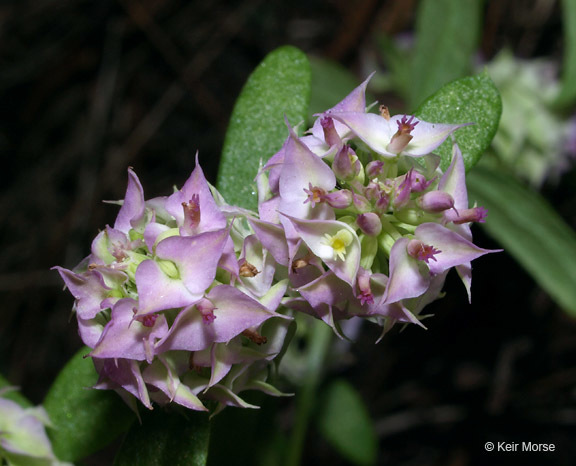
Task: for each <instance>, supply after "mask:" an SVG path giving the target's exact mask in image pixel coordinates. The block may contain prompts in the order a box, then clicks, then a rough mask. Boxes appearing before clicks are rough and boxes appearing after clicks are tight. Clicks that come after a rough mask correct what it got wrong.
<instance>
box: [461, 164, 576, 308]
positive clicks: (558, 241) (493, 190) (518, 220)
mask: <svg viewBox="0 0 576 466" xmlns="http://www.w3.org/2000/svg"><path fill="white" fill-rule="evenodd" d="M467 182H468V193H469V198H470V200H471V202H474V201H477V202H478V205H481V206H483V207H486V208H487V209H488V219H487V221H486V223H485V224H483V225H482V226H483V227H484V228H485V229H486V231H488V233H489V234H490V235H491V236H492V237H493V238H494V239H495V240H496V241H498V242H499V243H500V244H501V245H502V246H503V247H504V249H505V250H506V251H507V252H508V253H509V254H510V255H512V256H513V257H514V259H515V260H516V261H517V262H518V263H519V264H520V265H522V267H524V268H525V269H526V271H527V272H528V273H530V274H531V275H532V277H533V278H534V280H535V281H536V282H537V283H538V284H539V285H540V286H541V287H542V288H543V289H544V290H545V291H546V292H547V293H548V294H549V295H550V296H551V297H552V298H553V299H554V300H555V301H556V302H557V303H558V304H559V305H560V306H561V307H562V308H563V309H564V310H565V311H567V312H568V313H570V314H571V315H573V316H576V287H575V286H574V284H575V283H576V233H575V232H574V230H572V229H571V228H570V227H569V226H568V225H567V224H566V222H564V220H563V219H562V218H561V217H560V216H559V215H558V214H557V213H556V211H555V210H554V209H553V208H552V207H551V206H550V205H549V204H548V203H547V202H546V201H545V200H544V198H543V197H542V196H541V195H540V194H538V193H537V192H535V191H532V190H530V189H528V188H526V187H525V186H523V185H521V184H519V183H518V182H517V181H516V180H515V179H514V178H513V177H511V176H507V175H505V174H503V173H500V172H497V171H495V170H492V169H488V168H485V167H477V168H475V169H474V170H473V171H472V172H470V174H469V175H468V177H467Z"/></svg>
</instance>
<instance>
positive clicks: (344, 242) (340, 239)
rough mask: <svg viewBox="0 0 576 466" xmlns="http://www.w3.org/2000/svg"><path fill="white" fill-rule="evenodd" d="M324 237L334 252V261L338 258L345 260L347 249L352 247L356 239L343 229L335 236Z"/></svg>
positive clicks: (326, 235)
mask: <svg viewBox="0 0 576 466" xmlns="http://www.w3.org/2000/svg"><path fill="white" fill-rule="evenodd" d="M324 237H325V238H326V244H327V245H328V246H330V247H331V248H332V250H333V251H334V259H336V257H338V258H339V259H341V260H344V258H345V256H346V247H348V246H350V244H352V240H353V239H354V237H353V236H352V233H350V232H349V231H348V230H345V229H342V230H340V231H339V232H338V233H336V234H335V235H334V236H332V235H329V234H328V233H326V234H325V235H324Z"/></svg>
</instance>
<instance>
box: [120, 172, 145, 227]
mask: <svg viewBox="0 0 576 466" xmlns="http://www.w3.org/2000/svg"><path fill="white" fill-rule="evenodd" d="M145 206H146V205H145V203H144V190H143V189H142V185H141V184H140V180H139V179H138V177H137V176H136V173H134V171H133V170H132V169H131V168H129V169H128V187H127V189H126V195H125V196H124V203H123V204H122V207H121V208H120V212H118V216H117V217H116V221H115V222H114V228H115V229H117V230H120V231H122V232H124V233H128V232H129V231H130V230H131V229H132V228H137V229H138V228H140V227H142V226H143V225H142V221H143V220H144V213H145Z"/></svg>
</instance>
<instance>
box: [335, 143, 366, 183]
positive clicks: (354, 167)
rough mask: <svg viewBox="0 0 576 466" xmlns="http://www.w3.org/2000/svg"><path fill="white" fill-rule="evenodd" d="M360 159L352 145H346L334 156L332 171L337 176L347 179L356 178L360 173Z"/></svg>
mask: <svg viewBox="0 0 576 466" xmlns="http://www.w3.org/2000/svg"><path fill="white" fill-rule="evenodd" d="M361 168H362V167H361V166H360V161H359V160H358V157H357V156H356V153H355V152H354V150H353V149H352V148H351V147H350V146H344V147H342V149H340V150H339V151H338V153H337V154H336V155H335V156H334V162H333V163H332V171H333V172H334V174H335V175H336V177H337V178H339V179H341V180H345V181H349V180H352V179H354V178H355V177H356V176H358V174H359V173H360V169H361Z"/></svg>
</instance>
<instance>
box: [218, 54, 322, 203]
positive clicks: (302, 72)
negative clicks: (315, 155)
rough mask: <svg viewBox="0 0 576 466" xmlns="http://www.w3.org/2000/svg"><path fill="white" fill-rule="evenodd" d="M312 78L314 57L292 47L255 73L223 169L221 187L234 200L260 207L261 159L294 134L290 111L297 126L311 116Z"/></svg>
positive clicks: (233, 122) (235, 115)
mask: <svg viewBox="0 0 576 466" xmlns="http://www.w3.org/2000/svg"><path fill="white" fill-rule="evenodd" d="M310 80H311V77H310V64H309V62H308V58H307V57H306V55H305V54H304V53H303V52H301V51H300V50H298V49H296V48H294V47H290V46H285V47H280V48H278V49H276V50H274V51H273V52H271V53H270V54H268V56H266V58H265V59H264V61H262V63H260V65H258V67H257V68H256V69H255V70H254V72H253V73H252V74H251V75H250V78H249V79H248V81H247V83H246V84H245V86H244V88H243V89H242V93H241V94H240V97H239V98H238V100H237V101H236V105H235V106H234V110H233V112H232V116H231V118H230V124H229V126H228V131H227V132H226V137H225V140H224V149H223V151H222V158H221V161H220V170H219V172H218V181H217V186H218V190H219V191H220V192H221V193H222V195H223V196H224V198H225V199H226V201H227V202H228V203H230V204H234V205H238V206H241V207H245V208H250V209H255V208H256V205H257V199H256V184H255V182H254V178H255V177H256V173H257V172H258V166H259V161H260V160H264V161H266V160H268V159H269V158H270V157H271V156H272V155H274V154H275V153H276V152H277V151H278V150H279V149H280V147H282V144H283V142H284V140H285V139H286V138H287V137H288V130H287V128H286V124H285V122H284V116H286V117H287V118H288V120H289V121H290V122H291V124H293V125H296V124H298V123H299V122H301V121H305V120H306V117H307V112H308V102H309V100H310Z"/></svg>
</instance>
